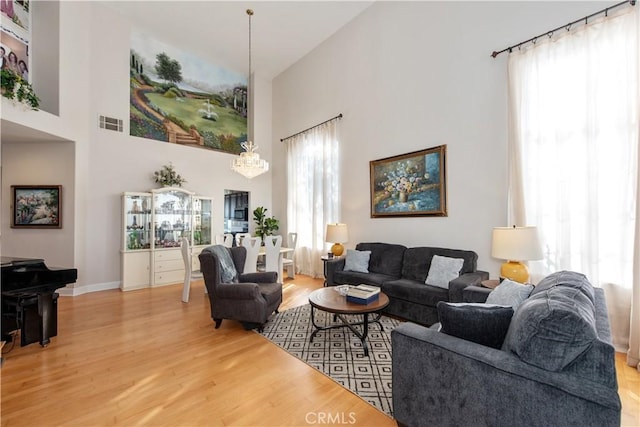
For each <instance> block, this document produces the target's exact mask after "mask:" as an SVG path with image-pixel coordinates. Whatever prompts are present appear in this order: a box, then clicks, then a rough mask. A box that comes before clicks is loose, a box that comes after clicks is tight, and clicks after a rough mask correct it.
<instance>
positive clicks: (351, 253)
mask: <svg viewBox="0 0 640 427" xmlns="http://www.w3.org/2000/svg"><path fill="white" fill-rule="evenodd" d="M370 257H371V251H357V250H355V249H347V258H346V259H345V260H344V271H357V272H359V273H368V272H369V258H370Z"/></svg>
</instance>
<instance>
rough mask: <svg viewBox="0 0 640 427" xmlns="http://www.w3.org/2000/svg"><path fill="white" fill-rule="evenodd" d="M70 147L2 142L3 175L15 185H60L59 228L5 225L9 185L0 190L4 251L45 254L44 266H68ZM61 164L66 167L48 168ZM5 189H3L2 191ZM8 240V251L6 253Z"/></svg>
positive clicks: (70, 242)
mask: <svg viewBox="0 0 640 427" xmlns="http://www.w3.org/2000/svg"><path fill="white" fill-rule="evenodd" d="M73 152H74V146H73V143H71V142H56V143H47V142H32V143H24V144H12V143H4V144H3V146H2V160H3V162H4V163H3V171H2V172H3V174H5V175H6V176H10V177H12V178H11V180H12V182H11V184H17V185H43V184H47V185H62V200H61V215H62V228H61V229H31V228H9V226H10V224H11V217H10V215H9V212H12V211H13V210H12V209H11V208H10V206H11V205H12V202H11V199H12V193H11V191H10V185H11V184H9V185H7V187H6V189H3V193H2V198H3V200H2V202H3V206H5V212H6V213H7V215H3V222H6V223H3V231H2V241H3V250H4V251H5V253H10V254H11V255H13V256H18V257H24V258H42V254H45V253H46V254H47V259H46V261H47V265H49V266H70V265H72V264H70V263H72V262H73V261H72V260H73V239H74V233H73V224H74V218H75V211H74V198H75V191H74V187H75V185H74V174H73V163H74V161H73ZM60 164H64V165H66V166H68V167H62V168H59V169H58V168H52V167H51V166H52V165H60ZM5 190H6V191H5ZM5 242H11V245H10V252H7V249H8V248H7V246H9V245H8V244H5Z"/></svg>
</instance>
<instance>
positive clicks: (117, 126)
mask: <svg viewBox="0 0 640 427" xmlns="http://www.w3.org/2000/svg"><path fill="white" fill-rule="evenodd" d="M100 128H101V129H107V130H115V131H118V132H122V120H120V119H116V118H113V117H107V116H100Z"/></svg>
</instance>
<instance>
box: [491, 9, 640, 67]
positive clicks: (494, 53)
mask: <svg viewBox="0 0 640 427" xmlns="http://www.w3.org/2000/svg"><path fill="white" fill-rule="evenodd" d="M627 3H629V4H630V5H631V6H635V5H636V0H625V1H621V2H620V3H617V4H614V5H613V6H609V7H607V8H604V9H602V10H599V11H597V12H595V13H592V14H591V15H587V16H585V17H584V18H580V19H576V20H575V21H573V22H569V23H568V24H565V25H562V26H560V27H558V28H554V29H553V30H550V31H547V32H546V33H542V34H540V35H539V36H536V37H531V38H530V39H529V40H525V41H523V42H520V43H518V44H514V45H513V46H509V47H507V48H505V49H502V50H501V51H498V52H496V51H495V50H494V51H493V53H492V54H491V56H492V57H493V58H495V57H496V56H498V55H500V54H501V53H503V52H506V51H509V53H511V51H512V50H513V49H514V48H516V47H517V48H519V47H520V46H522V45H524V44H527V43H529V42H533V43H535V42H536V40H538V39H539V38H540V37H544V36H548V37H551V36H553V33H555V32H556V31H558V30H562V29H566V30H567V31H569V30H570V29H571V26H572V25H575V24H577V23H579V22H582V21H584V23H585V25H586V24H587V23H588V21H589V19H590V18H593V17H594V16H597V15H600V14H602V13H604V16H607V15H608V13H609V11H610V10H611V9H615V8H617V7H619V6H622V5H625V4H627Z"/></svg>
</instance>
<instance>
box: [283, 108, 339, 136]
mask: <svg viewBox="0 0 640 427" xmlns="http://www.w3.org/2000/svg"><path fill="white" fill-rule="evenodd" d="M341 118H342V113H340V114H338V115H337V116H335V117H331V118H330V119H329V120H325V121H324V122H322V123H318V124H317V125H315V126H311V127H310V128H307V129H305V130H301V131H300V132H296V133H294V134H293V135H289V136H288V137H286V138H282V139H280V142H284V140H285V139H289V138H293V137H294V136H298V135H300V134H301V133H305V132H306V131H308V130H311V129H313V128H317V127H318V126H322V125H323V124H325V123H329V122H330V121H331V120H336V119H341Z"/></svg>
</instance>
